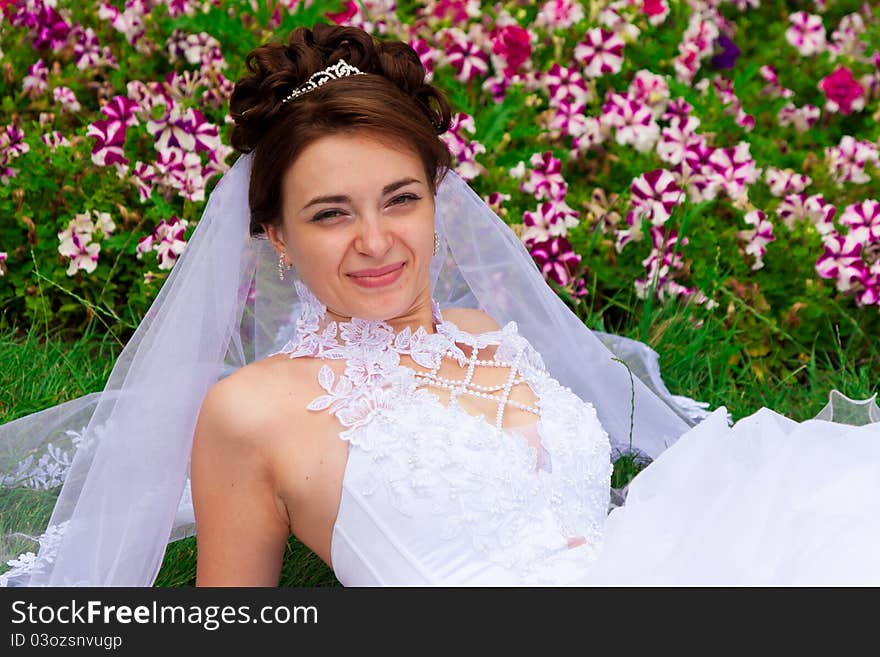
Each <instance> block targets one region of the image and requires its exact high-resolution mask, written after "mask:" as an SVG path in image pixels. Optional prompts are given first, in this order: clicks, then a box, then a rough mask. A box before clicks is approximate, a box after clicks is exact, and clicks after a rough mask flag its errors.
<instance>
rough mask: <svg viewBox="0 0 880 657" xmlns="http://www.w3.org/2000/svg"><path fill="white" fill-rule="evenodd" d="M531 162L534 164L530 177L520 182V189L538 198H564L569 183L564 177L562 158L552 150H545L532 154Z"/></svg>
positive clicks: (556, 199) (553, 199)
mask: <svg viewBox="0 0 880 657" xmlns="http://www.w3.org/2000/svg"><path fill="white" fill-rule="evenodd" d="M529 162H530V163H531V165H532V169H531V171H530V175H529V179H528V180H527V181H525V182H523V183H521V184H520V189H521V190H522V191H524V192H526V193H527V194H532V195H534V197H535V198H536V199H538V200H541V199H549V200H551V201H558V200H561V199H562V198H564V197H565V193H566V191H567V190H568V184H567V183H566V182H565V178H563V177H562V160H559V159H557V158H555V157H553V153H552V152H551V151H545V152H543V153H535V154H534V155H532V157H531V159H530V160H529Z"/></svg>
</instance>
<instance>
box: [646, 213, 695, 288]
mask: <svg viewBox="0 0 880 657" xmlns="http://www.w3.org/2000/svg"><path fill="white" fill-rule="evenodd" d="M651 243H652V248H651V253H650V254H649V255H648V257H647V258H645V259H644V260H643V261H642V265H644V266H645V269H646V270H647V276H646V277H645V278H643V279H637V280H636V281H635V283H634V287H635V291H636V296H637V297H639V298H640V299H647V298H648V296H650V293H651V291H652V290H653V292H654V294H655V295H656V296H657V298H658V299H660V300H661V301H662V300H663V299H665V298H667V297H672V296H680V295H687V294H692V293H693V292H694V290H689V289H688V288H686V287H684V286H683V285H681V284H679V283H678V282H677V281H675V280H674V277H675V276H676V275H677V274H679V273H681V270H682V269H683V267H684V259H683V257H682V255H681V252H680V250H679V249H678V247H679V246H684V245H686V244H687V243H688V240H687V238H686V237H685V238H682V239H681V240H679V237H678V231H675V230H671V231H668V232H667V231H666V230H665V229H664V228H662V227H660V226H651Z"/></svg>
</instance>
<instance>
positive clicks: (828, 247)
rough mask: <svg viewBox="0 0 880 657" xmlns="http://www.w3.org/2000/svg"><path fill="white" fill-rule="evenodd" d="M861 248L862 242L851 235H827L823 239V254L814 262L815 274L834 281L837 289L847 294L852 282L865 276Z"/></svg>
mask: <svg viewBox="0 0 880 657" xmlns="http://www.w3.org/2000/svg"><path fill="white" fill-rule="evenodd" d="M862 247H863V245H862V242H860V241H859V240H857V239H855V238H854V237H853V236H852V235H847V236H846V237H843V236H842V235H838V234H833V235H829V236H828V237H827V238H826V239H825V252H824V253H823V254H822V255H821V256H820V257H819V260H817V261H816V272H817V273H818V274H819V276H821V277H822V278H833V279H836V283H837V289H838V290H840V291H841V292H847V291H848V290H849V289H850V288H851V287H852V285H853V282H854V281H857V280H859V279H861V278H863V277H864V276H865V274H866V267H865V261H864V260H862Z"/></svg>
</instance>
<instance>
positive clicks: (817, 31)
mask: <svg viewBox="0 0 880 657" xmlns="http://www.w3.org/2000/svg"><path fill="white" fill-rule="evenodd" d="M788 20H789V22H790V23H791V25H790V26H789V28H788V29H787V30H786V31H785V39H786V40H787V41H788V42H789V43H790V44H791V45H793V46H794V47H795V48H797V50H798V52H799V53H800V54H801V55H803V56H805V57H807V56H809V55H816V54H818V53H820V52H822V51H823V50H825V26H824V25H823V24H822V17H821V16H815V15H812V14H807V13H806V12H803V11H798V12H795V13H793V14H792V15H791V16H789V17H788Z"/></svg>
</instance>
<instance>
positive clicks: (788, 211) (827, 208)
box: [776, 193, 837, 235]
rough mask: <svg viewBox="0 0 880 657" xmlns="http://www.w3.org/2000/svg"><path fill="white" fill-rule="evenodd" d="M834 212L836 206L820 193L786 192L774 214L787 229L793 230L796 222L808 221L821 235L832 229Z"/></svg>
mask: <svg viewBox="0 0 880 657" xmlns="http://www.w3.org/2000/svg"><path fill="white" fill-rule="evenodd" d="M836 212H837V208H836V207H835V206H833V205H832V204H831V203H828V202H827V201H826V200H825V199H824V198H823V197H822V195H821V194H814V195H813V196H807V195H806V194H802V193H795V194H787V195H786V196H785V198H784V199H782V202H781V203H780V204H779V207H777V208H776V214H777V215H778V216H779V218H780V219H782V222H783V223H784V224H785V225H786V226H787V227H788V229H789V230H794V226H795V223H796V222H800V221H809V222H811V223H812V224H814V225H815V227H816V230H817V231H818V232H819V233H821V234H823V235H827V234H829V233H831V232H832V231H833V230H834V222H833V219H834V215H835V213H836Z"/></svg>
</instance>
